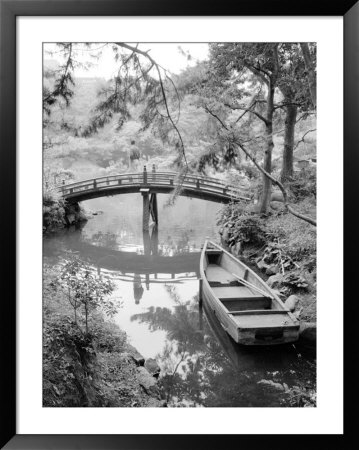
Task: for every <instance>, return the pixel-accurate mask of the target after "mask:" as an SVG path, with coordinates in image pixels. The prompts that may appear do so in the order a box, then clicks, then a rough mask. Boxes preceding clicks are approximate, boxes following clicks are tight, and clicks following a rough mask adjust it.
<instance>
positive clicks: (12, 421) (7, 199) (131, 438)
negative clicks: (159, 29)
mask: <svg viewBox="0 0 359 450" xmlns="http://www.w3.org/2000/svg"><path fill="white" fill-rule="evenodd" d="M58 15H61V16H131V15H134V16H157V15H160V16H181V15H182V16H286V15H288V16H296V15H300V16H343V17H344V67H345V70H344V180H345V186H344V193H345V198H344V208H345V214H346V217H345V235H346V236H348V237H350V240H349V239H348V240H347V241H346V242H344V255H345V260H346V263H347V264H346V270H345V272H344V285H345V294H346V298H347V301H346V302H345V311H344V317H345V336H344V339H345V343H346V345H345V349H344V355H345V366H344V367H345V397H344V399H345V412H346V414H345V421H344V435H325V436H324V435H317V436H315V435H300V434H298V435H295V436H294V435H285V434H283V435H270V436H267V435H260V434H258V435H235V434H234V435H214V436H213V435H205V436H204V435H166V434H163V435H89V436H86V435H17V434H16V313H17V311H16V281H17V280H16V250H17V247H16V17H18V16H58ZM0 30H1V31H0V50H1V56H0V58H1V65H0V70H1V81H0V83H1V86H0V95H1V97H0V158H1V159H0V170H1V176H0V186H1V188H0V192H2V193H3V196H2V207H3V211H4V212H5V213H4V215H5V217H3V218H2V221H1V229H2V233H1V234H2V238H1V255H2V260H3V262H4V264H3V269H2V271H1V275H2V284H1V286H2V311H1V317H2V320H1V327H0V330H1V341H0V342H1V345H0V347H1V360H0V361H1V366H2V369H1V371H0V374H1V401H0V404H1V409H2V413H3V414H2V417H3V419H2V422H1V425H0V427H1V440H0V444H1V446H2V447H1V448H7V449H17V448H22V449H25V448H26V449H45V448H46V449H49V448H63V449H65V448H69V449H70V448H79V449H80V448H84V449H95V448H102V449H107V448H108V449H110V448H111V449H112V448H121V449H152V448H153V449H183V448H202V447H205V448H207V449H209V448H220V447H224V446H229V445H235V446H236V447H238V446H239V445H241V446H249V445H251V446H253V445H254V446H257V445H263V444H264V443H265V445H266V448H274V446H275V448H282V447H283V448H284V446H286V447H287V446H288V445H291V447H297V446H298V447H299V446H300V447H301V448H302V447H303V445H308V444H309V445H310V448H311V447H312V446H314V445H315V446H317V445H319V443H318V442H317V441H318V440H320V441H321V440H323V439H326V440H327V441H328V442H327V445H326V447H327V448H328V445H329V446H330V447H333V448H350V439H351V437H352V436H353V435H354V427H355V425H356V414H351V413H350V412H351V411H350V409H351V410H353V409H352V407H353V406H354V405H355V404H354V397H353V395H352V394H353V392H354V383H353V381H354V377H355V375H356V374H357V372H356V367H355V365H356V358H357V355H358V349H357V348H356V347H357V346H356V345H355V343H356V342H355V339H354V337H355V336H354V332H355V322H354V321H355V317H356V315H355V310H354V307H355V306H354V305H355V303H356V301H357V298H356V297H357V295H355V291H354V289H353V286H352V285H353V280H355V278H356V277H355V270H356V265H355V264H354V263H353V264H350V262H351V261H350V259H351V256H352V255H355V249H357V248H358V245H357V244H358V237H357V235H358V233H357V223H358V222H357V220H356V219H357V218H356V210H357V208H356V206H358V202H357V200H356V193H355V188H357V185H358V184H357V179H358V175H357V173H358V169H359V152H358V142H359V2H356V1H355V0H342V1H341V2H339V1H337V2H335V3H328V2H326V1H323V0H320V1H313V0H302V1H301V2H289V1H283V0H277V1H276V0H267V1H266V0H257V1H256V2H253V1H252V0H242V1H237V2H233V3H231V2H228V1H226V0H223V1H221V2H220V3H215V2H213V3H210V2H205V1H193V0H191V1H189V0H181V1H178V0H172V1H166V0H151V1H146V0H117V1H116V0H102V1H101V0H87V1H80V0H77V1H70V0H55V1H52V0H0ZM333 64H334V65H335V62H333ZM328 132H330V131H329V130H328ZM333 214H335V211H334V210H333ZM350 300H351V302H350ZM333 339H335V336H333ZM353 355H355V356H354V357H353ZM333 389H335V387H334V386H333ZM298 427H300V424H298ZM258 432H259V433H260V425H259V429H258ZM164 433H165V430H164ZM4 445H5V447H3V446H4Z"/></svg>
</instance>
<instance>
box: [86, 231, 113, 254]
mask: <svg viewBox="0 0 359 450" xmlns="http://www.w3.org/2000/svg"><path fill="white" fill-rule="evenodd" d="M89 242H90V243H91V244H94V245H99V246H100V247H105V248H110V249H112V250H117V235H116V234H115V233H111V232H109V231H107V232H106V233H104V232H102V231H98V232H97V233H94V234H93V235H92V236H91V238H90V239H89Z"/></svg>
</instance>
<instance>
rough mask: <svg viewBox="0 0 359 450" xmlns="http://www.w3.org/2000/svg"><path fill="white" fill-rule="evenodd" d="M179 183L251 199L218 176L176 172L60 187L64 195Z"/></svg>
mask: <svg viewBox="0 0 359 450" xmlns="http://www.w3.org/2000/svg"><path fill="white" fill-rule="evenodd" d="M179 183H180V184H181V185H182V186H183V188H191V189H200V190H201V191H204V192H208V193H217V194H223V195H226V196H229V197H233V198H242V199H245V200H249V198H248V197H246V196H244V195H243V194H244V193H245V189H241V190H240V189H238V188H237V187H236V186H233V185H231V184H226V183H224V182H223V181H221V180H218V179H216V178H210V177H204V176H200V175H186V176H185V177H183V178H180V177H179V175H178V173H176V172H137V173H123V174H118V175H108V176H103V177H98V178H92V179H89V180H83V181H78V182H75V183H71V184H66V185H62V186H60V187H59V188H58V189H59V190H60V192H61V193H62V195H63V196H69V195H71V194H76V193H80V192H84V191H90V190H102V189H108V188H111V187H118V186H139V187H141V186H151V185H153V186H173V187H175V186H177V185H178V184H179ZM241 191H242V192H241Z"/></svg>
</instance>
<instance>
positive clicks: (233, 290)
mask: <svg viewBox="0 0 359 450" xmlns="http://www.w3.org/2000/svg"><path fill="white" fill-rule="evenodd" d="M212 290H213V292H214V294H215V295H216V296H217V297H218V298H220V299H225V298H238V299H240V298H249V297H255V298H258V297H261V298H265V296H264V295H261V294H259V293H258V292H256V291H255V290H254V289H253V290H252V289H251V288H249V287H247V286H227V287H212Z"/></svg>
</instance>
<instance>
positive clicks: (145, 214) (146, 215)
mask: <svg viewBox="0 0 359 450" xmlns="http://www.w3.org/2000/svg"><path fill="white" fill-rule="evenodd" d="M140 192H141V194H142V202H143V211H142V230H143V231H147V232H148V231H149V228H150V195H149V194H150V190H149V189H140Z"/></svg>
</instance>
